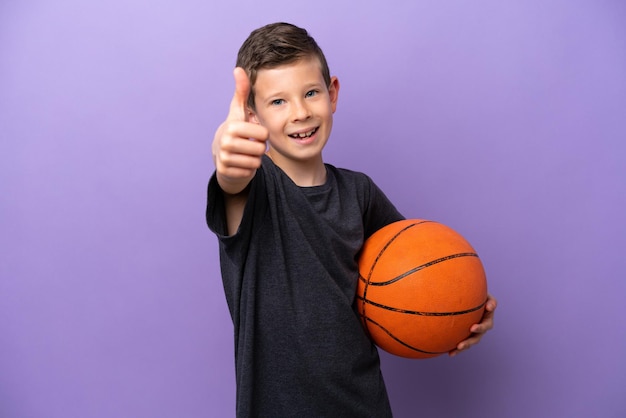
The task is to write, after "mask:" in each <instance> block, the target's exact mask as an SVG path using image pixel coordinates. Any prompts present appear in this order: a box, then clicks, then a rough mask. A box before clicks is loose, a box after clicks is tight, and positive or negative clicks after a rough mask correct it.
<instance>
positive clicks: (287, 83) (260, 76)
mask: <svg viewBox="0 0 626 418" xmlns="http://www.w3.org/2000/svg"><path fill="white" fill-rule="evenodd" d="M338 93H339V81H338V80H337V78H336V77H332V79H331V83H330V86H326V83H325V82H324V79H323V77H322V71H321V69H320V64H319V61H318V59H317V58H315V57H313V58H305V59H302V60H299V61H296V62H295V63H291V64H287V65H283V66H280V67H276V68H268V69H261V70H259V71H258V72H257V78H256V83H255V85H254V94H255V101H254V103H255V107H256V110H255V111H254V112H253V111H250V121H252V122H255V123H259V124H261V125H263V126H265V127H266V128H267V129H268V131H269V143H270V146H269V150H268V154H269V156H270V157H271V158H272V160H273V161H274V163H276V165H278V166H279V167H283V168H285V167H294V164H296V165H297V164H302V163H305V164H306V163H319V162H321V161H322V159H321V157H322V149H323V148H324V146H325V145H326V142H327V141H328V137H329V136H330V131H331V128H332V124H333V113H334V112H335V109H336V107H337V96H338Z"/></svg>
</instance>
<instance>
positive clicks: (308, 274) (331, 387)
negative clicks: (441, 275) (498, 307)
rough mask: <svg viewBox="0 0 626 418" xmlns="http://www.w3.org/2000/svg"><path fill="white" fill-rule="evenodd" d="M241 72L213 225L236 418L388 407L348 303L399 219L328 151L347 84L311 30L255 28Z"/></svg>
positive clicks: (211, 196) (384, 410) (481, 327)
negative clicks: (374, 245) (367, 243)
mask: <svg viewBox="0 0 626 418" xmlns="http://www.w3.org/2000/svg"><path fill="white" fill-rule="evenodd" d="M234 78H235V94H234V97H233V99H232V102H231V105H230V112H229V114H228V117H227V119H226V121H225V122H224V123H223V124H222V125H220V127H219V128H218V129H217V132H216V134H215V137H214V140H213V145H212V151H213V159H214V163H215V167H216V171H215V174H214V175H213V176H212V177H211V180H210V182H209V189H208V206H207V223H208V225H209V227H210V228H211V230H212V231H213V232H215V233H216V234H217V236H218V238H219V243H220V266H221V271H222V279H223V283H224V289H225V293H226V298H227V302H228V306H229V310H230V313H231V316H232V319H233V323H234V331H235V360H236V361H235V365H236V380H237V416H238V417H248V416H263V417H388V416H391V408H390V406H389V401H388V398H387V393H386V389H385V385H384V382H383V378H382V375H381V372H380V364H379V357H378V352H377V350H376V348H375V346H374V345H373V344H372V342H371V341H370V340H369V339H368V337H367V336H366V334H365V332H364V330H363V328H362V326H361V323H360V320H359V318H358V315H357V313H356V311H355V309H354V305H353V302H354V297H355V289H356V283H357V279H358V271H357V259H358V254H359V251H360V249H361V246H362V244H363V242H364V240H365V239H367V237H369V236H370V235H371V234H372V233H374V232H375V231H376V230H378V229H379V228H381V227H383V226H385V225H387V224H389V223H391V222H394V221H397V220H400V219H403V216H402V215H401V214H400V213H399V212H398V211H397V210H396V208H395V207H394V206H393V205H392V203H391V202H390V201H389V200H388V199H387V198H386V197H385V195H384V194H383V193H382V192H381V191H380V189H379V188H378V187H377V186H376V185H375V184H374V183H373V182H372V180H371V179H370V178H369V177H367V176H366V175H364V174H361V173H357V172H353V171H349V170H343V169H338V168H335V167H333V166H331V165H328V164H325V163H324V162H323V160H322V150H323V148H324V146H325V144H326V142H327V140H328V138H329V136H330V132H331V128H332V121H333V113H334V112H335V110H336V107H337V99H338V94H339V81H338V79H337V77H331V76H330V72H329V70H328V65H327V63H326V59H325V58H324V54H323V53H322V51H321V50H320V48H319V47H318V45H317V44H316V42H315V40H313V38H311V37H310V36H309V35H308V34H307V32H306V31H305V30H303V29H300V28H298V27H296V26H293V25H290V24H285V23H277V24H271V25H267V26H264V27H262V28H260V29H257V30H255V31H254V32H252V33H251V34H250V36H249V37H248V39H247V40H246V41H245V42H244V43H243V45H242V47H241V49H240V50H239V54H238V58H237V68H236V69H235V71H234ZM494 309H495V299H493V298H491V297H490V300H489V301H488V304H487V310H488V312H487V314H486V315H485V318H484V319H483V322H482V323H481V324H476V325H474V326H473V327H472V331H473V332H474V333H475V334H474V335H473V336H472V337H471V338H470V339H468V340H466V341H464V342H462V343H461V344H459V347H458V350H461V349H465V348H467V347H469V346H471V345H473V344H475V343H477V342H478V340H479V339H480V337H481V336H482V334H483V333H484V332H486V331H487V330H488V329H490V328H491V327H492V325H493V320H492V315H493V310H494ZM458 350H455V352H456V351H458ZM451 354H454V353H451Z"/></svg>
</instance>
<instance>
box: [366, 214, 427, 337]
mask: <svg viewBox="0 0 626 418" xmlns="http://www.w3.org/2000/svg"><path fill="white" fill-rule="evenodd" d="M429 222H433V221H427V220H422V221H419V222H414V223H412V224H409V225H407V226H405V227H404V228H402V229H401V230H400V231H398V232H397V233H396V235H394V236H393V237H392V238H391V239H390V240H389V241H387V243H386V244H385V246H384V247H383V248H382V249H381V250H380V252H379V253H378V255H377V256H376V258H375V259H374V262H373V263H372V266H371V267H370V271H369V272H368V274H367V280H366V281H365V289H363V297H364V298H365V297H366V296H367V288H368V286H369V285H370V283H371V282H370V278H371V277H372V273H373V272H374V267H375V266H376V264H377V263H378V260H379V259H380V257H382V255H383V253H384V252H385V250H387V247H389V246H390V245H391V243H392V242H393V241H395V239H396V238H398V236H400V234H402V233H403V232H404V231H406V230H407V229H410V228H413V227H414V226H415V225H420V224H423V223H429ZM365 306H366V305H365V304H363V309H361V315H363V316H365ZM366 325H367V324H366ZM366 329H367V326H366ZM368 333H369V330H368Z"/></svg>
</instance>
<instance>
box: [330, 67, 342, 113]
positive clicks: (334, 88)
mask: <svg viewBox="0 0 626 418" xmlns="http://www.w3.org/2000/svg"><path fill="white" fill-rule="evenodd" d="M328 95H329V96H330V104H331V106H332V109H333V113H335V110H337V100H338V99H339V79H338V78H337V77H335V76H332V77H331V78H330V85H329V86H328Z"/></svg>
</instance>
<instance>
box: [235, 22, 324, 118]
mask: <svg viewBox="0 0 626 418" xmlns="http://www.w3.org/2000/svg"><path fill="white" fill-rule="evenodd" d="M310 57H316V58H317V59H318V60H319V63H320V70H321V72H322V77H323V78H324V81H325V82H326V85H327V86H330V83H331V78H330V70H329V69H328V63H327V62H326V57H324V53H323V52H322V50H321V48H320V47H319V46H318V45H317V42H315V39H313V38H312V37H311V36H309V34H308V33H307V31H306V30H304V29H302V28H299V27H297V26H294V25H292V24H289V23H272V24H269V25H266V26H263V27H261V28H259V29H256V30H254V31H253V32H252V33H251V34H250V36H249V37H248V39H246V40H245V42H244V43H243V44H242V45H241V48H240V49H239V53H238V54H237V67H241V68H243V69H244V70H245V71H246V73H247V74H248V78H249V79H250V86H251V89H250V95H249V96H248V107H250V109H252V110H254V109H255V106H254V84H255V82H256V77H257V71H258V70H261V69H267V68H276V67H279V66H282V65H286V64H291V63H294V62H296V61H298V60H301V59H305V58H310Z"/></svg>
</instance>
